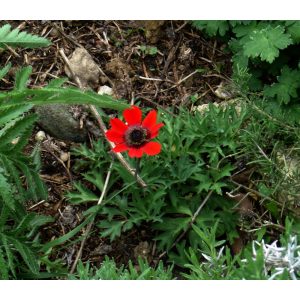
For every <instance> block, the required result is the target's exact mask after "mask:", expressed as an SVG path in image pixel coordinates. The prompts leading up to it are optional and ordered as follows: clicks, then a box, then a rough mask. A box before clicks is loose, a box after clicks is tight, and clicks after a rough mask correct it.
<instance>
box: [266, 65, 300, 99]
mask: <svg viewBox="0 0 300 300" xmlns="http://www.w3.org/2000/svg"><path fill="white" fill-rule="evenodd" d="M299 87H300V71H297V70H292V69H290V68H289V67H287V66H284V67H283V68H282V71H281V75H280V76H279V77H278V82H277V83H273V84H272V85H271V86H266V87H265V88H264V95H265V96H266V97H270V98H273V97H275V98H276V99H277V101H278V102H279V103H285V104H287V103H289V102H290V101H291V98H296V97H298V93H297V89H298V88H299Z"/></svg>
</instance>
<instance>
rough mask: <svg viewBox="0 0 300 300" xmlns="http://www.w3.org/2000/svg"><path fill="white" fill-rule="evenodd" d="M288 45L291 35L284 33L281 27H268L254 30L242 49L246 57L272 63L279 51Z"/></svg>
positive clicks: (290, 41) (290, 42)
mask: <svg viewBox="0 0 300 300" xmlns="http://www.w3.org/2000/svg"><path fill="white" fill-rule="evenodd" d="M290 44H292V39H291V35H290V34H289V33H285V32H284V28H283V27H282V26H277V27H272V26H270V25H269V26H268V27H267V28H264V29H261V30H254V31H253V32H252V33H251V34H250V36H249V40H248V41H247V42H245V44H244V46H243V48H244V54H245V55H246V56H247V57H254V58H255V57H260V58H261V60H265V61H267V62H269V63H272V62H273V61H274V59H275V58H276V57H277V56H278V55H279V50H282V49H285V48H286V47H287V46H289V45H290Z"/></svg>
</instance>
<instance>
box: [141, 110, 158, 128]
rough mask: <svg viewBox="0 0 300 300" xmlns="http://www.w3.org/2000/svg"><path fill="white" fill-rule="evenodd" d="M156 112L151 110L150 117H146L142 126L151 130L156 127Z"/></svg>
mask: <svg viewBox="0 0 300 300" xmlns="http://www.w3.org/2000/svg"><path fill="white" fill-rule="evenodd" d="M156 116H157V112H156V110H151V111H150V112H149V113H148V115H147V116H146V117H145V119H144V121H143V123H142V126H144V127H147V128H148V129H149V130H151V128H152V127H153V126H154V125H155V123H156Z"/></svg>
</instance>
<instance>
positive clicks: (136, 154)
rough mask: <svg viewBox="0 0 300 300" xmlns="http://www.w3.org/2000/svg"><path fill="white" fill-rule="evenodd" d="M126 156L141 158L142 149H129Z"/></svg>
mask: <svg viewBox="0 0 300 300" xmlns="http://www.w3.org/2000/svg"><path fill="white" fill-rule="evenodd" d="M128 155H129V156H130V157H138V158H140V157H142V155H143V148H129V152H128Z"/></svg>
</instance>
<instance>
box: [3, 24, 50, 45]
mask: <svg viewBox="0 0 300 300" xmlns="http://www.w3.org/2000/svg"><path fill="white" fill-rule="evenodd" d="M50 44H51V42H50V41H49V40H47V39H45V38H43V37H39V36H37V35H33V34H29V33H27V32H25V31H21V32H20V31H19V29H17V28H16V29H13V30H12V29H11V26H10V25H9V24H6V25H4V26H2V27H1V28H0V48H4V49H5V48H6V47H7V46H10V47H24V48H37V47H47V46H49V45H50Z"/></svg>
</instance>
